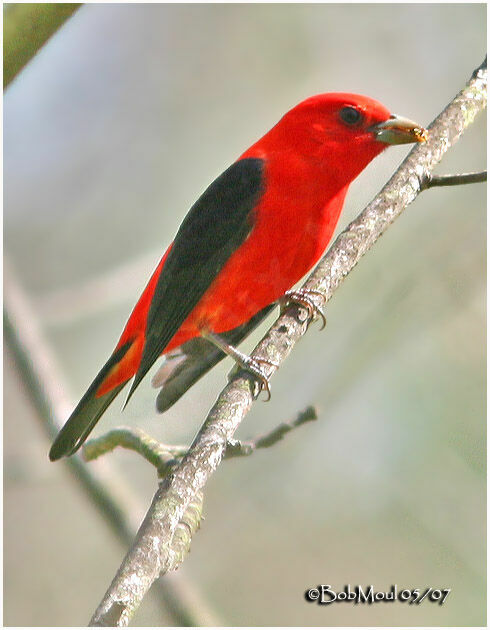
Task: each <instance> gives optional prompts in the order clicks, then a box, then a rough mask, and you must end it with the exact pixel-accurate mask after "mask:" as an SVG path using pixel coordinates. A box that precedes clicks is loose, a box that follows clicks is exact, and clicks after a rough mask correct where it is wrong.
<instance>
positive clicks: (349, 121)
mask: <svg viewBox="0 0 490 630" xmlns="http://www.w3.org/2000/svg"><path fill="white" fill-rule="evenodd" d="M339 115H340V118H341V120H342V121H343V122H345V124H346V125H351V126H352V125H357V124H358V123H360V122H361V120H362V114H361V112H360V111H359V110H358V109H356V108H355V107H349V106H347V107H342V109H341V110H340V114H339Z"/></svg>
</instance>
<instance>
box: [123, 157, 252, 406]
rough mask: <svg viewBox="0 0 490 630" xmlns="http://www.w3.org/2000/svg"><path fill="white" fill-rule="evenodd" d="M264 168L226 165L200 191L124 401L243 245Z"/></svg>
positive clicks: (247, 162) (165, 274) (161, 284)
mask: <svg viewBox="0 0 490 630" xmlns="http://www.w3.org/2000/svg"><path fill="white" fill-rule="evenodd" d="M263 170H264V162H263V160H261V159H258V158H245V159H242V160H239V161H238V162H235V163H234V164H232V165H231V166H230V167H229V168H228V169H226V171H225V172H224V173H222V174H221V175H220V176H219V177H218V178H217V179H215V180H214V182H213V183H212V184H211V185H210V186H209V187H208V188H207V189H206V190H205V191H204V193H203V194H202V195H201V197H199V199H198V200H197V201H196V203H195V204H194V205H193V206H192V208H191V209H190V211H189V213H188V214H187V216H186V218H185V219H184V221H183V223H182V225H181V226H180V228H179V231H178V232H177V236H176V237H175V241H174V244H173V246H172V249H171V250H170V254H169V255H168V258H167V260H166V262H165V265H164V268H163V270H162V273H161V275H160V278H159V279H158V283H157V286H156V288H155V294H154V296H153V299H152V302H151V305H150V309H149V312H148V319H147V326H146V338H145V345H144V348H143V355H142V358H141V363H140V366H139V368H138V371H137V373H136V376H135V378H134V381H133V384H132V386H131V389H130V391H129V394H128V398H127V400H126V403H127V401H128V400H129V399H130V397H131V396H132V394H133V392H134V390H135V389H136V387H137V386H138V385H139V383H140V382H141V380H142V379H143V377H144V376H145V374H146V373H147V372H148V370H149V369H150V368H151V366H152V365H153V363H154V362H155V361H156V359H157V358H158V357H159V356H160V354H161V353H162V352H163V350H164V349H165V346H167V344H168V343H169V341H170V340H171V339H172V337H173V336H174V335H175V333H176V332H177V331H178V329H179V327H180V326H181V324H182V322H183V321H184V320H185V319H186V317H187V316H188V315H189V313H190V312H191V311H192V309H193V308H194V307H195V306H196V304H197V303H198V302H199V300H200V299H201V297H202V296H203V295H204V293H205V292H206V290H207V289H208V288H209V286H210V285H211V283H212V282H213V280H214V279H215V278H216V276H217V275H218V273H219V272H220V270H221V269H222V268H223V266H224V265H225V263H226V262H227V260H228V259H229V258H230V256H231V255H232V254H233V252H234V251H236V249H238V247H239V246H240V245H241V244H242V243H243V242H244V241H245V240H246V238H247V237H248V235H249V234H250V232H251V231H252V228H253V225H254V209H255V207H256V206H257V203H258V201H259V199H260V197H261V195H262V192H263V188H264V181H263Z"/></svg>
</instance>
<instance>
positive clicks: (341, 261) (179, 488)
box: [90, 61, 487, 626]
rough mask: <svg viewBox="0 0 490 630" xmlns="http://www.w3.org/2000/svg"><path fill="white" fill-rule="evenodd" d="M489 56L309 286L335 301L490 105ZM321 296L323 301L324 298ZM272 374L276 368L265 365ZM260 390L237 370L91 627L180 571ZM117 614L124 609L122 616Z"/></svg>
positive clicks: (283, 323) (285, 340) (267, 344)
mask: <svg viewBox="0 0 490 630" xmlns="http://www.w3.org/2000/svg"><path fill="white" fill-rule="evenodd" d="M486 86H487V70H486V61H485V62H484V63H483V64H482V65H481V66H480V67H479V68H478V69H477V70H475V72H474V73H473V75H472V77H471V79H470V81H469V82H468V84H467V85H466V87H465V88H464V89H463V90H462V91H461V92H460V93H459V94H458V95H457V96H456V97H455V98H454V100H453V101H452V102H451V103H450V104H449V105H448V106H447V107H446V108H445V109H444V111H443V112H442V113H441V114H440V115H439V116H438V117H437V118H436V119H435V120H434V122H433V123H432V124H431V125H430V127H429V131H430V136H429V140H428V142H427V143H425V144H420V145H417V146H416V147H415V148H414V149H412V151H411V152H410V154H409V155H408V157H407V158H406V159H405V161H404V162H403V163H402V164H401V166H400V168H399V169H398V170H397V171H396V172H395V174H394V175H393V177H392V178H391V179H390V181H389V182H388V183H387V184H386V185H385V186H384V188H383V189H382V191H381V192H380V193H379V194H378V195H377V196H376V197H375V198H374V199H373V201H372V202H371V203H370V204H369V205H368V206H367V207H366V208H365V209H364V210H363V212H362V213H361V214H360V215H359V216H358V217H357V219H355V220H354V221H353V222H352V223H351V224H350V225H349V226H348V227H347V229H346V230H344V231H343V232H342V233H341V234H340V235H339V237H338V238H337V239H336V241H335V242H334V244H333V245H332V247H331V248H330V249H329V251H328V252H327V254H326V255H325V256H324V258H323V259H322V260H321V261H320V263H319V264H318V265H317V267H316V268H315V270H314V271H313V273H312V274H311V275H310V276H309V278H308V280H307V281H306V283H305V284H304V285H303V288H305V289H307V290H310V291H318V292H319V293H320V294H321V295H322V296H323V297H324V300H325V301H328V300H329V299H330V298H331V297H332V295H333V293H334V292H335V290H336V289H337V288H338V286H339V285H340V284H341V282H342V280H343V279H344V278H345V276H346V275H347V274H348V273H349V272H350V271H351V270H352V269H353V267H354V266H355V265H356V264H357V263H358V261H359V260H360V259H361V257H362V256H363V255H364V254H365V253H366V252H367V251H368V250H369V249H371V247H372V246H373V245H374V243H375V242H376V241H377V240H378V238H379V237H380V236H381V235H382V234H383V233H384V232H385V231H386V230H387V228H388V227H389V225H390V224H391V223H392V222H393V221H394V220H395V219H396V218H397V217H398V216H399V215H400V214H401V213H402V211H403V210H404V209H405V208H406V207H407V206H408V205H409V204H410V203H411V202H412V201H413V200H414V199H415V198H416V197H417V195H418V194H419V192H420V191H421V189H422V187H423V183H424V182H425V181H426V179H427V177H428V176H429V174H430V173H431V172H432V170H433V169H434V167H435V166H436V164H437V163H438V162H439V161H440V160H441V158H442V157H443V155H444V154H445V153H446V151H447V150H448V149H449V148H450V147H451V146H452V145H453V144H454V143H455V142H456V141H457V140H458V139H459V137H460V136H461V135H462V133H463V132H464V130H465V129H466V128H467V127H468V126H469V125H470V124H471V123H472V122H473V120H474V118H475V116H476V115H477V114H478V113H479V112H481V111H483V109H484V108H485V107H486ZM321 295H319V296H318V298H319V306H320V305H321V304H320V301H323V300H322V298H321ZM306 329H307V313H306V310H305V309H304V308H302V307H300V306H296V305H292V306H290V307H288V308H287V310H285V312H284V313H283V314H282V315H281V316H280V317H279V318H278V320H277V321H276V322H275V323H274V325H273V326H272V327H271V329H270V330H269V332H268V333H267V335H266V336H265V337H264V339H263V340H262V341H261V342H260V343H259V344H258V346H257V347H256V349H255V350H254V352H253V353H252V356H253V357H255V358H259V359H260V358H266V359H268V360H270V361H273V362H274V363H276V364H280V363H282V361H284V359H285V358H286V357H287V356H288V355H289V353H290V352H291V350H292V348H293V347H294V345H295V343H296V342H297V341H298V340H299V339H300V338H301V337H302V336H303V335H304V334H305V332H306ZM265 369H266V370H267V372H268V376H272V374H273V373H274V372H275V371H276V369H277V367H275V366H265ZM257 395H258V392H257V388H256V386H255V384H254V381H253V380H252V379H251V378H250V377H249V376H248V375H247V374H245V373H243V372H239V373H237V374H235V376H234V377H233V378H232V380H231V381H230V382H229V383H228V385H227V386H226V387H225V388H224V389H223V391H222V392H221V394H220V395H219V397H218V400H217V401H216V403H215V405H214V406H213V408H212V409H211V411H210V413H209V415H208V417H207V419H206V420H205V422H204V424H203V426H202V428H201V430H200V431H199V433H198V435H197V436H196V438H195V440H194V442H193V444H192V446H191V448H190V449H189V452H188V453H187V455H186V456H185V457H184V459H183V460H182V462H181V463H180V464H179V465H178V466H177V467H176V468H175V470H174V471H173V472H172V474H171V475H169V476H168V477H167V478H165V479H164V480H163V481H162V483H161V485H160V486H159V488H158V490H157V492H156V494H155V496H154V498H153V502H152V504H151V506H150V509H149V511H148V513H147V515H146V517H145V520H144V521H143V523H142V525H141V527H140V530H139V532H138V534H137V537H136V539H135V541H134V544H133V546H132V548H131V549H130V550H129V552H128V553H127V555H126V557H125V558H124V560H123V562H122V564H121V567H120V568H119V570H118V572H117V574H116V576H115V577H114V580H113V581H112V583H111V585H110V587H109V589H108V590H107V592H106V594H105V595H104V597H103V599H102V601H101V603H100V605H99V607H98V608H97V610H96V611H95V613H94V615H93V617H92V619H91V621H90V625H94V626H101V625H106V624H107V623H108V620H109V617H108V615H109V614H110V623H111V624H112V625H118V626H124V625H127V624H128V623H129V619H130V618H131V616H132V615H133V613H134V612H135V610H136V609H137V607H138V606H139V604H140V603H141V601H142V599H143V597H144V595H145V593H146V592H147V590H148V589H149V587H150V586H151V584H152V583H153V581H154V580H155V579H157V577H158V576H159V575H161V574H162V573H165V572H166V571H168V570H169V569H170V568H175V566H176V562H175V550H174V548H173V547H172V541H173V538H174V535H175V532H176V529H177V527H178V526H179V523H180V521H181V519H182V517H183V515H184V514H185V512H186V510H187V508H188V506H189V505H190V504H191V503H192V502H193V501H194V497H196V495H197V494H198V493H200V492H201V491H202V489H203V488H204V486H205V484H206V482H207V480H208V479H209V477H210V476H211V475H212V473H213V472H214V471H215V470H216V468H217V467H218V465H219V463H220V461H221V459H222V458H223V456H224V454H225V450H226V446H227V444H228V442H229V441H230V440H231V439H232V437H233V434H234V432H235V430H236V428H237V427H238V426H239V424H240V422H241V421H242V420H243V418H244V417H245V415H246V414H247V413H248V411H249V410H250V408H251V406H252V403H253V401H254V399H255V398H256V397H257ZM114 611H116V614H114Z"/></svg>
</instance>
